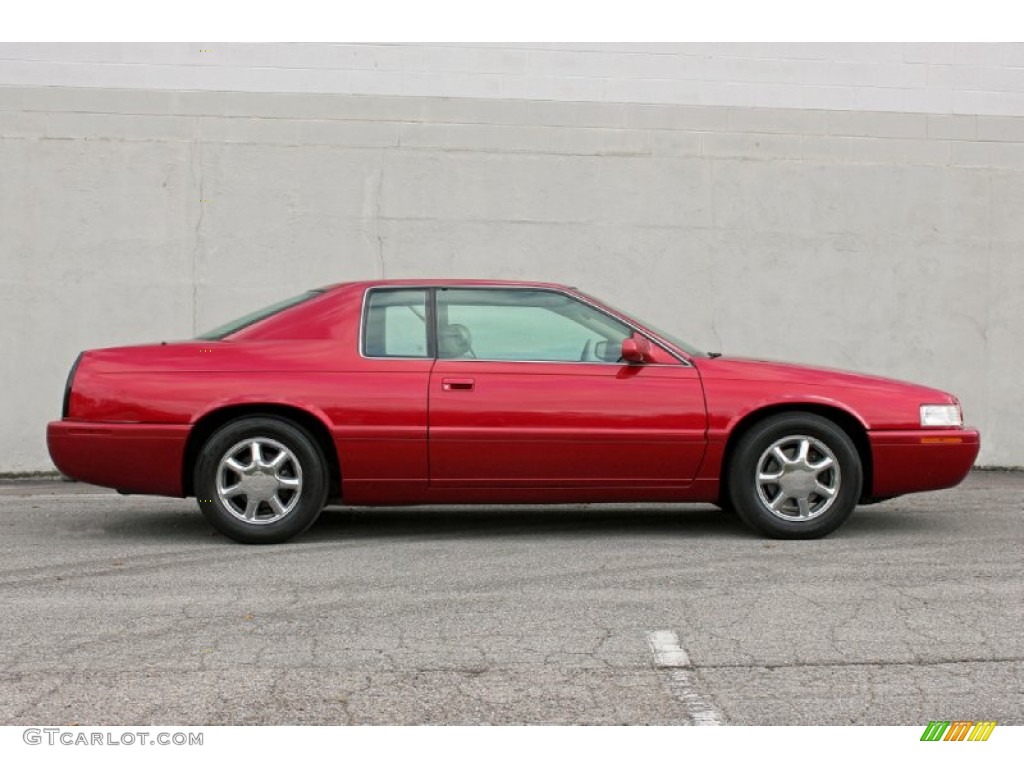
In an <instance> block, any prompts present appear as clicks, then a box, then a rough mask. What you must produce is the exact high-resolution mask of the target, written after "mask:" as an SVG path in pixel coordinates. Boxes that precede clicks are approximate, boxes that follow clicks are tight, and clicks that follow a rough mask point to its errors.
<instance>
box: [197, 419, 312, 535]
mask: <svg viewBox="0 0 1024 768" xmlns="http://www.w3.org/2000/svg"><path fill="white" fill-rule="evenodd" d="M326 467H327V464H326V462H325V461H324V457H323V454H322V452H321V451H320V448H319V446H318V445H317V444H316V441H315V440H313V438H312V437H310V435H309V434H308V433H307V432H306V431H305V430H303V429H301V428H300V427H298V426H297V425H295V424H292V423H291V422H288V421H284V420H282V419H277V418H273V417H269V416H251V417H245V418H240V419H236V420H234V421H230V422H228V423H227V424H225V425H224V426H222V427H221V428H220V429H218V430H217V431H216V432H214V433H213V435H212V436H211V437H210V439H209V440H207V441H206V444H205V445H203V448H202V450H201V451H200V453H199V458H198V461H197V462H196V466H195V489H196V499H197V500H198V502H199V508H200V509H201V510H202V512H203V515H204V517H206V519H207V521H208V522H209V523H210V525H212V526H213V527H214V528H216V529H217V530H218V531H220V532H221V533H223V534H224V535H225V536H228V537H229V538H232V539H234V540H235V541H240V542H242V543H245V544H277V543H280V542H284V541H288V540H289V539H291V538H294V537H295V536H298V535H299V534H300V533H302V532H304V531H305V530H306V529H307V528H309V526H311V525H312V524H313V522H314V521H315V520H316V519H317V517H319V515H320V512H321V510H322V509H323V507H324V504H325V503H326V499H327V488H328V480H327V469H326Z"/></svg>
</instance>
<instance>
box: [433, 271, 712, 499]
mask: <svg viewBox="0 0 1024 768" xmlns="http://www.w3.org/2000/svg"><path fill="white" fill-rule="evenodd" d="M435 314H436V338H437V357H438V359H437V362H436V363H435V365H434V368H433V370H432V372H431V377H430V386H429V403H428V422H429V457H430V468H429V472H430V484H431V486H432V487H437V488H443V487H495V488H501V487H504V488H529V487H564V488H572V487H591V488H593V487H624V486H629V487H638V486H648V487H653V486H680V485H686V484H688V483H689V482H691V481H692V479H693V477H694V476H695V474H696V472H697V468H698V466H699V465H700V461H701V459H702V457H703V454H704V446H705V431H706V426H707V420H706V414H705V408H704V394H703V389H702V386H701V381H700V377H699V375H698V373H697V371H696V369H695V368H694V367H692V366H691V365H689V364H688V363H686V362H683V361H680V360H679V359H678V358H676V357H675V356H673V355H672V354H670V353H669V352H667V351H666V350H663V349H661V348H660V347H653V346H652V352H651V359H650V360H649V361H648V362H647V363H646V364H641V365H627V364H624V363H622V362H619V359H618V358H619V350H620V348H621V343H622V340H623V339H624V338H627V337H629V336H631V335H632V334H633V329H632V328H630V327H629V326H628V325H626V324H625V323H623V322H621V321H619V320H618V319H616V318H613V317H612V316H611V315H609V314H607V313H605V312H603V311H601V310H599V309H597V308H595V307H593V306H591V305H590V304H587V303H585V302H583V301H581V300H579V299H578V298H576V297H573V296H570V295H568V294H565V293H562V292H560V291H555V290H548V289H533V288H509V287H501V288H485V287H480V288H476V287H474V288H448V289H438V290H437V291H436V312H435Z"/></svg>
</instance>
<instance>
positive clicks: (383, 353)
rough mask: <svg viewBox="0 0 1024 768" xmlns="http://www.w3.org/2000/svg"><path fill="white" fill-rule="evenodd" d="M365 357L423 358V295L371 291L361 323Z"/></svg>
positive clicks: (406, 291)
mask: <svg viewBox="0 0 1024 768" xmlns="http://www.w3.org/2000/svg"><path fill="white" fill-rule="evenodd" d="M363 352H364V353H365V354H366V356H367V357H427V355H428V352H427V292H426V290H424V289H421V288H414V289H405V288H403V289H400V290H377V291H371V292H370V295H369V297H368V298H367V302H366V317H365V319H364V322H363Z"/></svg>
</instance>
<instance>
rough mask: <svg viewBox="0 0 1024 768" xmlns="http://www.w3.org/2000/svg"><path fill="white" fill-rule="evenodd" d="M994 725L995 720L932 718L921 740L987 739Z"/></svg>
mask: <svg viewBox="0 0 1024 768" xmlns="http://www.w3.org/2000/svg"><path fill="white" fill-rule="evenodd" d="M995 727H996V721H995V720H978V721H977V722H975V721H974V720H954V721H952V722H950V721H949V720H932V721H931V722H929V723H928V725H927V726H925V729H924V733H922V734H921V741H965V740H966V741H988V737H989V736H991V735H992V731H993V730H995Z"/></svg>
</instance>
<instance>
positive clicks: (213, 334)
mask: <svg viewBox="0 0 1024 768" xmlns="http://www.w3.org/2000/svg"><path fill="white" fill-rule="evenodd" d="M321 293H323V291H306V292H305V293H302V294H299V295H298V296H292V297H291V298H290V299H285V300H284V301H279V302H277V303H276V304H271V305H270V306H269V307H264V308H263V309H258V310H256V311H255V312H250V313H249V314H247V315H243V316H242V317H239V318H237V319H235V320H232V321H230V322H228V323H224V325H219V326H217V327H216V328H214V329H213V330H212V331H207V332H206V333H204V334H202V335H200V336H196V338H197V339H201V340H202V341H220V340H221V339H223V338H225V337H227V336H230V335H231V334H233V333H236V332H237V331H240V330H242V329H243V328H245V327H247V326H250V325H252V324H253V323H258V322H259V321H260V320H266V319H267V318H268V317H270V316H271V315H276V314H277V313H278V312H283V311H284V310H286V309H289V308H291V307H294V306H296V305H297V304H301V303H302V302H304V301H309V300H310V299H312V298H314V297H316V296H319V295H320V294H321Z"/></svg>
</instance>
